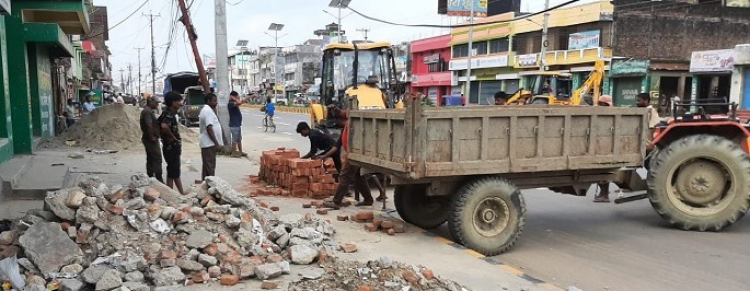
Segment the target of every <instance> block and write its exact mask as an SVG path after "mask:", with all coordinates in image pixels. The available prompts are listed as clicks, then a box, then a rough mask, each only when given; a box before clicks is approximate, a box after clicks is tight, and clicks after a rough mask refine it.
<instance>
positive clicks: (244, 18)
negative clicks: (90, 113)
mask: <svg viewBox="0 0 750 291" xmlns="http://www.w3.org/2000/svg"><path fill="white" fill-rule="evenodd" d="M143 1H148V3H147V4H146V5H145V6H144V7H143V8H141V9H140V10H139V11H138V12H137V13H136V14H134V15H133V16H132V17H130V18H127V16H128V15H129V14H131V13H133V12H134V11H136V9H137V8H138V6H140V5H141V4H142V3H144V2H143ZM186 1H187V3H188V4H189V5H192V6H191V9H190V11H191V18H192V20H193V25H194V26H195V28H196V30H197V34H198V49H199V51H200V53H201V55H213V54H214V52H215V38H214V36H215V32H214V3H215V0H186ZM225 1H226V3H227V5H226V7H227V31H228V33H227V38H228V42H229V46H230V47H232V46H234V45H235V44H236V43H237V41H238V40H241V39H244V40H248V41H249V46H250V47H258V46H273V45H274V38H273V37H270V36H268V35H266V34H265V32H266V30H267V28H268V26H269V24H270V23H274V22H275V23H282V24H284V25H285V27H284V29H283V31H282V32H280V33H279V36H280V38H279V46H280V47H283V46H290V45H294V44H300V43H302V42H304V41H305V40H308V39H311V38H316V36H315V35H313V31H314V30H316V29H323V28H324V26H325V25H327V24H330V23H333V22H336V21H337V20H336V17H334V16H332V15H329V14H327V13H325V12H323V10H326V11H328V12H330V13H332V14H337V10H336V9H335V8H329V7H328V3H329V2H330V0H274V1H260V0H225ZM490 1H503V0H490ZM595 1H597V0H583V1H580V3H586V2H595ZM191 2H192V4H191ZM563 2H566V0H551V1H550V5H556V4H559V3H563ZM94 5H97V6H107V12H108V14H109V25H110V32H109V41H107V45H108V46H109V49H110V52H111V53H112V56H111V57H110V62H111V63H112V71H113V78H114V79H115V80H116V81H119V78H120V73H119V70H120V69H124V70H125V74H127V68H128V65H129V64H130V65H131V66H132V72H133V77H134V78H136V77H137V72H138V51H137V50H136V49H134V48H136V47H143V48H145V49H144V50H142V51H141V65H140V67H141V70H142V73H143V74H144V75H146V74H148V72H150V64H151V63H150V62H151V59H150V54H151V50H150V47H151V44H150V34H149V25H148V17H147V16H144V15H143V14H148V13H153V14H159V15H160V16H159V17H156V18H154V44H155V46H156V50H155V54H156V66H157V68H159V70H160V73H173V72H179V71H197V69H196V67H195V61H194V58H193V54H192V50H191V48H190V43H189V42H188V41H187V38H186V36H185V35H186V33H185V28H184V27H183V26H182V24H181V23H179V22H176V21H174V20H176V19H177V16H176V15H179V9H178V8H177V1H176V0H127V1H123V0H94ZM350 6H351V7H353V8H354V9H356V10H358V11H359V12H361V13H363V14H367V15H369V16H372V17H376V18H380V19H384V20H388V21H392V22H401V23H410V24H416V23H419V24H442V25H449V24H452V23H453V24H455V23H456V22H457V21H459V19H456V18H455V17H454V18H451V17H447V16H441V15H438V14H437V1H436V0H352V3H351V4H350ZM543 8H544V1H543V0H523V1H522V10H523V11H529V12H537V11H540V10H543ZM342 17H343V20H342V27H343V29H344V30H345V31H346V35H347V37H348V38H349V39H350V40H353V39H363V34H362V33H361V32H358V31H357V29H369V30H370V31H369V35H368V38H369V39H370V40H378V41H390V42H392V43H397V42H401V41H411V40H415V39H420V38H425V37H430V36H437V35H441V34H445V33H449V30H441V29H429V28H407V27H399V26H392V25H388V24H383V23H378V22H374V21H371V20H368V19H365V18H363V17H361V16H359V15H357V14H352V13H351V11H346V10H343V11H342ZM123 20H124V22H122V24H120V25H118V26H117V27H114V28H113V26H114V25H115V24H117V23H119V22H121V21H123ZM172 23H174V24H175V25H176V27H175V34H174V35H175V37H174V41H172V42H171V45H169V52H168V54H167V57H166V59H165V51H166V50H167V47H168V45H167V44H168V43H170V42H169V36H170V32H171V30H172ZM282 36H283V37H282ZM126 78H127V76H126ZM144 80H145V76H144Z"/></svg>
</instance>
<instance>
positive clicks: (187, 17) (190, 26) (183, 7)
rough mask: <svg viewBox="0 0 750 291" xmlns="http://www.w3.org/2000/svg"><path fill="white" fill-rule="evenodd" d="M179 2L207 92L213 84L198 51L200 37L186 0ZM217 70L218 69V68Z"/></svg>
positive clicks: (204, 89)
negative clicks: (191, 20) (197, 34)
mask: <svg viewBox="0 0 750 291" xmlns="http://www.w3.org/2000/svg"><path fill="white" fill-rule="evenodd" d="M177 2H178V4H179V5H180V11H181V12H182V17H181V18H180V20H181V21H182V24H183V25H185V30H186V31H187V34H188V39H190V46H191V47H192V48H193V56H195V66H196V67H198V76H199V78H200V81H201V86H203V91H204V92H206V93H208V92H211V84H209V83H208V77H207V76H206V68H204V67H203V59H201V54H200V52H199V51H198V44H197V43H196V42H195V41H196V40H197V39H198V37H197V36H196V34H195V27H193V23H192V22H190V13H189V12H188V10H187V4H185V0H178V1H177ZM225 57H226V55H225ZM219 61H220V60H219V59H218V56H217V60H216V62H217V64H218V62H219ZM224 62H226V58H225V59H224ZM225 69H226V67H225ZM217 71H218V68H217ZM217 73H220V72H217ZM225 74H226V72H225ZM225 76H226V75H225ZM222 126H223V125H222Z"/></svg>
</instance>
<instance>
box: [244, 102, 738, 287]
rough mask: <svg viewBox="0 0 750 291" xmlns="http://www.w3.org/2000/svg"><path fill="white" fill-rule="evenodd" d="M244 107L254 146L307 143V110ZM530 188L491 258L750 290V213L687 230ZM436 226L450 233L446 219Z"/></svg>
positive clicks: (538, 271) (638, 208) (560, 277)
mask: <svg viewBox="0 0 750 291" xmlns="http://www.w3.org/2000/svg"><path fill="white" fill-rule="evenodd" d="M244 114H245V115H244V117H245V120H244V121H245V122H244V124H245V125H244V126H245V127H244V130H243V134H245V143H246V144H247V143H248V142H250V143H253V145H252V148H253V149H256V148H262V149H272V148H276V147H287V148H298V149H300V151H301V152H304V151H306V150H307V149H308V148H307V147H308V146H309V144H308V142H307V139H305V138H302V137H300V136H299V135H297V134H296V133H295V128H296V124H297V123H298V122H299V121H307V120H308V119H309V118H308V117H307V116H306V115H299V114H286V113H278V115H277V125H278V128H277V132H276V133H275V134H274V133H264V132H263V129H262V128H259V125H260V124H261V119H262V117H263V115H262V113H261V112H254V111H246V112H245V113H244ZM256 124H257V125H256ZM523 194H524V195H525V198H526V203H527V209H528V213H527V220H526V227H525V229H524V232H523V234H522V236H521V238H520V240H519V243H518V244H516V246H515V247H514V248H513V249H512V250H511V251H510V252H508V253H506V254H503V255H500V256H496V257H494V258H492V259H493V260H496V261H498V262H502V263H504V264H507V265H511V266H515V267H519V268H521V269H522V270H523V271H524V272H526V273H527V274H529V275H531V276H533V277H536V278H539V279H541V280H544V281H546V282H548V283H552V284H554V285H556V286H559V287H563V288H566V287H568V286H576V287H578V288H580V289H583V290H660V291H663V290H750V276H749V275H748V271H750V218H745V219H743V220H740V221H739V222H737V223H736V224H735V225H733V226H732V227H730V228H728V229H725V230H724V231H722V232H720V233H713V232H707V233H699V232H687V231H681V230H677V229H673V228H670V227H669V226H667V224H666V223H665V222H664V221H663V220H662V219H661V218H660V217H659V216H658V215H657V214H656V212H654V211H653V209H652V208H651V206H650V205H649V203H648V201H646V200H641V201H636V202H632V203H628V204H623V205H615V204H595V203H593V202H592V199H593V197H592V195H593V190H592V191H590V192H589V196H587V197H573V196H567V195H561V194H555V193H552V192H550V191H547V190H541V189H537V190H527V191H524V192H523ZM391 195H392V194H389V196H391ZM434 232H436V233H437V234H439V235H442V236H445V237H446V238H450V236H449V235H448V231H447V227H446V226H445V225H443V226H441V227H440V228H438V229H436V230H434ZM415 235H417V234H415ZM410 247H418V246H410Z"/></svg>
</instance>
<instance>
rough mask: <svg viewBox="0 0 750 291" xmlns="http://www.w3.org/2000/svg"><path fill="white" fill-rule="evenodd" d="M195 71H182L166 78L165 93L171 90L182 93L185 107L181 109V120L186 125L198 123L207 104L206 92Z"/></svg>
mask: <svg viewBox="0 0 750 291" xmlns="http://www.w3.org/2000/svg"><path fill="white" fill-rule="evenodd" d="M199 80H200V77H199V75H198V73H195V72H180V73H174V74H169V75H167V78H166V79H165V80H164V95H166V94H167V93H169V92H176V93H179V94H182V97H183V105H184V106H183V107H182V109H180V112H179V115H180V122H181V123H182V124H183V125H185V126H191V125H193V124H196V125H197V124H198V115H199V114H200V112H201V109H203V105H205V104H206V101H205V100H206V97H205V96H206V95H205V94H206V93H205V92H203V90H204V89H203V86H201V84H200V81H199Z"/></svg>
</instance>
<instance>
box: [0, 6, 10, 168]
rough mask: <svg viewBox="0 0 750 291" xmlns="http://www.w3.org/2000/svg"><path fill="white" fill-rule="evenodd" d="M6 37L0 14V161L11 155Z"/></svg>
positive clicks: (2, 18)
mask: <svg viewBox="0 0 750 291" xmlns="http://www.w3.org/2000/svg"><path fill="white" fill-rule="evenodd" d="M7 48H8V39H7V34H6V30H5V17H4V16H2V15H0V163H3V162H5V161H7V160H9V159H10V158H11V157H12V156H13V127H12V125H11V123H12V122H11V121H12V119H11V114H10V110H11V107H10V82H9V81H8V77H9V75H8V49H7Z"/></svg>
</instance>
